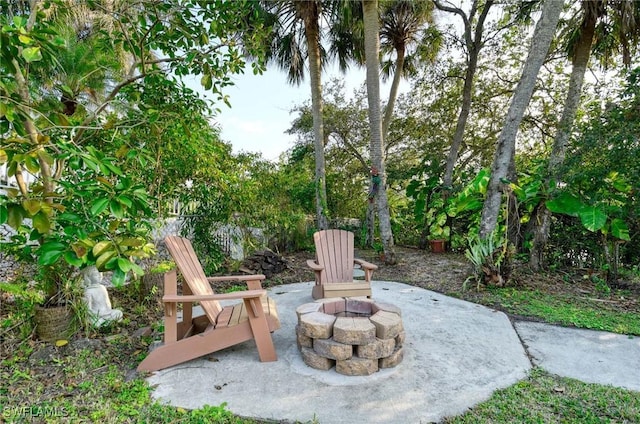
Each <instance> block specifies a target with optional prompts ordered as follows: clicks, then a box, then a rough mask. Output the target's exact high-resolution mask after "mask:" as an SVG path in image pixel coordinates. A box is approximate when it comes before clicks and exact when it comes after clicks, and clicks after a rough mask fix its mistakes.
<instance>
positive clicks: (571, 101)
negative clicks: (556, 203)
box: [529, 13, 598, 271]
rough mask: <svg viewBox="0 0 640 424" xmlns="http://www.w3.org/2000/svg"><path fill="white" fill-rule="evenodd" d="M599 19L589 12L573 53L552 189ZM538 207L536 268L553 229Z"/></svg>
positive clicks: (548, 214) (550, 179)
mask: <svg viewBox="0 0 640 424" xmlns="http://www.w3.org/2000/svg"><path fill="white" fill-rule="evenodd" d="M597 20H598V17H597V14H596V13H587V15H586V16H585V20H584V23H583V25H582V30H581V33H580V39H579V40H578V43H577V45H576V49H575V52H574V56H573V67H572V69H571V77H570V79H569V90H568V91H567V97H566V98H565V101H564V108H563V110H562V117H561V118H560V124H559V125H558V130H557V133H556V136H555V138H554V140H553V148H552V150H551V155H550V156H549V167H548V176H549V177H548V179H547V181H546V185H547V187H548V188H549V190H553V189H554V187H552V186H551V184H553V182H554V181H557V180H558V177H559V171H560V167H561V166H562V164H563V163H564V159H565V154H566V151H567V144H568V142H569V137H570V136H571V130H572V128H573V122H574V121H575V118H576V113H577V111H578V106H579V105H580V94H581V93H582V86H583V83H584V75H585V73H586V72H587V65H588V63H589V58H590V57H591V45H592V44H593V38H594V34H595V29H596V22H597ZM535 210H536V215H535V218H534V221H533V222H534V224H533V243H532V246H531V254H530V259H529V264H530V265H531V268H532V269H534V270H536V271H537V270H540V269H541V268H542V267H543V266H544V250H545V247H546V245H547V242H548V240H549V234H550V230H551V212H550V211H549V210H548V209H547V208H546V206H545V205H544V203H541V204H540V205H538V207H536V209H535Z"/></svg>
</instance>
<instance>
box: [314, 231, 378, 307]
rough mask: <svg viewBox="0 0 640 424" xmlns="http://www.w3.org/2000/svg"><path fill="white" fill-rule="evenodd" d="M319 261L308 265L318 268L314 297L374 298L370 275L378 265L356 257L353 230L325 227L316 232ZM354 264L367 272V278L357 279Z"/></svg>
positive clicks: (315, 239)
mask: <svg viewBox="0 0 640 424" xmlns="http://www.w3.org/2000/svg"><path fill="white" fill-rule="evenodd" d="M313 241H314V243H315V246H316V260H315V261H313V260H308V261H307V265H308V266H309V267H310V268H311V269H313V270H314V271H315V277H316V285H315V286H314V287H313V291H312V292H311V295H312V296H313V298H314V299H322V298H325V297H350V296H367V297H371V277H372V276H373V271H374V270H376V269H378V266H377V265H374V264H372V263H369V262H366V261H364V260H362V259H357V258H354V249H353V233H352V232H349V231H345V230H323V231H318V232H317V233H315V234H314V235H313ZM354 264H358V265H360V267H361V268H362V270H363V271H364V281H354V279H353V268H354Z"/></svg>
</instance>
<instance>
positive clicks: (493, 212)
mask: <svg viewBox="0 0 640 424" xmlns="http://www.w3.org/2000/svg"><path fill="white" fill-rule="evenodd" d="M563 3H564V2H562V1H558V0H546V1H545V2H544V5H543V8H542V16H541V17H540V20H539V21H538V23H537V24H536V29H535V31H534V33H533V37H532V39H531V47H530V49H529V55H528V56H527V61H526V62H525V64H524V69H523V71H522V76H521V78H520V81H519V82H518V86H517V87H516V90H515V92H514V93H513V97H512V98H511V104H510V105H509V110H508V112H507V117H506V120H505V123H504V126H503V128H502V132H501V133H500V137H498V145H497V148H496V153H495V156H494V160H493V165H492V166H491V177H490V179H489V186H488V187H487V196H486V198H485V201H484V206H483V208H482V217H481V220H480V237H481V238H486V237H488V236H489V234H491V233H492V232H493V230H494V229H495V227H496V223H497V221H498V214H499V213H500V206H501V203H502V191H503V187H504V183H503V182H502V181H503V180H504V179H505V178H507V173H508V170H509V163H510V161H511V158H512V156H513V155H514V153H515V144H516V135H517V134H518V127H519V126H520V122H521V121H522V117H523V116H524V112H525V109H526V108H527V105H528V104H529V101H530V100H531V96H532V94H533V90H534V88H535V83H536V78H537V76H538V71H539V70H540V67H541V66H542V63H543V62H544V59H545V57H546V56H547V52H548V51H549V46H550V45H551V40H552V39H553V36H554V34H555V31H556V26H557V24H558V20H559V18H560V12H561V11H562V7H563Z"/></svg>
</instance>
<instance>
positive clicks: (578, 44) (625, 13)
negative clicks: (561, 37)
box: [530, 0, 640, 270]
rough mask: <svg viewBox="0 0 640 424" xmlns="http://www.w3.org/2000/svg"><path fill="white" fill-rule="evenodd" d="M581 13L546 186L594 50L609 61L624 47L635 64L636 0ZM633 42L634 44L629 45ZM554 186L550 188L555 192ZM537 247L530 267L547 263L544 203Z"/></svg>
mask: <svg viewBox="0 0 640 424" xmlns="http://www.w3.org/2000/svg"><path fill="white" fill-rule="evenodd" d="M580 6H581V7H580V10H579V13H578V14H577V15H576V16H574V17H573V19H572V20H571V21H570V22H569V24H568V26H567V27H566V28H567V31H566V33H565V45H566V50H567V54H568V56H569V58H570V59H571V62H572V69H571V76H570V78H569V89H568V90H567V96H566V98H565V102H564V108H563V110H562V116H561V118H560V122H559V125H558V129H557V132H556V135H555V137H554V140H553V147H552V150H551V154H550V155H549V164H548V167H547V178H546V184H547V185H549V184H551V182H552V181H558V179H559V177H560V175H559V172H560V168H561V166H562V164H563V163H564V160H565V153H566V149H567V144H568V142H569V137H570V135H571V130H572V128H573V122H574V121H575V117H576V112H577V111H578V106H579V104H580V94H581V92H582V86H583V82H584V75H585V73H586V71H587V65H588V63H589V59H590V57H591V54H592V51H593V52H594V54H596V55H598V56H599V57H600V58H601V59H604V60H607V59H608V58H609V56H610V54H611V50H612V47H613V48H617V47H620V49H621V54H622V59H623V63H624V65H626V66H628V65H629V64H630V61H631V59H630V58H631V50H632V49H634V48H636V46H637V40H638V38H639V37H640V3H638V2H636V1H630V0H624V1H616V2H614V1H607V0H596V1H582V2H581V4H580ZM630 41H631V44H630V43H629V42H630ZM553 188H554V187H549V189H550V190H553ZM532 222H533V225H534V228H533V234H534V237H533V245H532V247H531V255H530V264H531V266H532V268H533V269H536V270H537V269H539V268H540V267H541V266H542V262H543V251H544V246H545V245H546V243H547V239H548V237H549V230H550V226H551V212H550V211H549V210H548V209H547V208H546V207H545V205H544V203H542V202H541V203H540V204H539V205H538V206H537V208H536V219H533V220H532Z"/></svg>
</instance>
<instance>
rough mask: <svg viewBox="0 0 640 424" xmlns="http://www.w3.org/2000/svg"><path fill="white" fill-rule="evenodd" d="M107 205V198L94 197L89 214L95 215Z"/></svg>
mask: <svg viewBox="0 0 640 424" xmlns="http://www.w3.org/2000/svg"><path fill="white" fill-rule="evenodd" d="M107 206H109V199H104V198H100V199H96V200H94V201H93V204H92V205H91V215H93V216H96V215H99V214H100V213H101V212H102V211H103V210H105V209H106V208H107Z"/></svg>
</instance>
